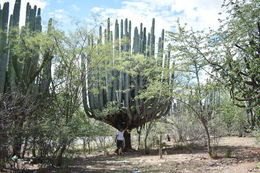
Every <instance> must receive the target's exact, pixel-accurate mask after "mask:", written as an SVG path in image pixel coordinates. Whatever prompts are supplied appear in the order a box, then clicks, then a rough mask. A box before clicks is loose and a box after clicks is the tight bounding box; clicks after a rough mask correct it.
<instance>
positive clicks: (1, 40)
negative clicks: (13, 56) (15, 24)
mask: <svg viewBox="0 0 260 173" xmlns="http://www.w3.org/2000/svg"><path fill="white" fill-rule="evenodd" d="M8 16H9V3H8V2H6V3H4V7H3V9H1V8H0V62H1V63H0V94H1V93H4V87H5V81H6V71H7V49H6V46H7V25H8Z"/></svg>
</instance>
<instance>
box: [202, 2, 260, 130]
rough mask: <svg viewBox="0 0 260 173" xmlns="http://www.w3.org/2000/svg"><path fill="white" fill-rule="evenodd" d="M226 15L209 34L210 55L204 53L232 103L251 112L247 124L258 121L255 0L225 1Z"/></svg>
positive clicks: (258, 26) (259, 26)
mask: <svg viewBox="0 0 260 173" xmlns="http://www.w3.org/2000/svg"><path fill="white" fill-rule="evenodd" d="M223 7H224V8H225V10H226V12H227V15H228V16H227V17H226V18H225V19H224V20H220V22H221V23H222V25H221V26H220V28H219V30H218V31H217V32H215V33H214V32H213V34H212V36H211V40H210V42H211V44H210V46H211V47H212V48H211V49H212V52H213V53H212V56H211V57H207V58H206V57H205V59H206V60H207V62H208V63H209V64H210V65H211V67H212V68H213V72H216V73H217V76H216V77H217V78H218V80H220V81H221V82H222V83H223V85H224V86H226V87H227V88H228V89H229V91H230V95H231V97H232V98H233V99H234V101H235V104H236V105H237V106H239V107H246V108H247V110H248V111H249V112H250V111H251V112H252V113H251V114H252V115H250V116H251V117H250V118H251V119H252V120H251V126H252V127H253V126H255V125H256V124H257V123H259V122H258V121H259V120H258V118H257V117H256V114H257V110H256V109H257V107H259V103H260V102H259V88H260V87H259V82H260V76H259V74H260V73H259V72H260V71H259V69H260V68H259V63H260V62H259V60H260V58H259V56H260V52H259V50H260V45H259V35H260V34H259V33H260V23H259V17H258V16H259V15H260V12H259V1H254V0H249V1H243V0H240V1H235V2H234V1H231V0H228V1H225V3H224V4H223ZM214 38H215V39H214Z"/></svg>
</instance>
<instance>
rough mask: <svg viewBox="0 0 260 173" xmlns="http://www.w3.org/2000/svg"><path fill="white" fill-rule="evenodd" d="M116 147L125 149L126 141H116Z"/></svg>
mask: <svg viewBox="0 0 260 173" xmlns="http://www.w3.org/2000/svg"><path fill="white" fill-rule="evenodd" d="M116 146H117V148H123V147H124V141H121V140H116Z"/></svg>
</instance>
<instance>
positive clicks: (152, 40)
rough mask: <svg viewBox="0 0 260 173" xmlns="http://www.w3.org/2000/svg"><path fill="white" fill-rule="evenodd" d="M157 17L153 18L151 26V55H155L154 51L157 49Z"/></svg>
mask: <svg viewBox="0 0 260 173" xmlns="http://www.w3.org/2000/svg"><path fill="white" fill-rule="evenodd" d="M154 32H155V19H154V18H153V22H152V27H151V38H150V39H151V41H150V44H151V45H150V46H151V48H150V49H151V56H154V55H155V54H154V51H155V35H154Z"/></svg>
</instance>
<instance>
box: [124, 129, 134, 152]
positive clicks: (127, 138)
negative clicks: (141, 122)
mask: <svg viewBox="0 0 260 173" xmlns="http://www.w3.org/2000/svg"><path fill="white" fill-rule="evenodd" d="M124 137H125V148H124V152H125V151H128V150H131V149H132V143H131V134H130V133H129V132H128V131H125V133H124Z"/></svg>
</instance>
